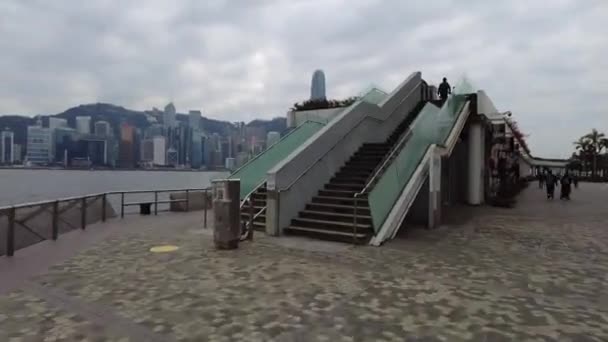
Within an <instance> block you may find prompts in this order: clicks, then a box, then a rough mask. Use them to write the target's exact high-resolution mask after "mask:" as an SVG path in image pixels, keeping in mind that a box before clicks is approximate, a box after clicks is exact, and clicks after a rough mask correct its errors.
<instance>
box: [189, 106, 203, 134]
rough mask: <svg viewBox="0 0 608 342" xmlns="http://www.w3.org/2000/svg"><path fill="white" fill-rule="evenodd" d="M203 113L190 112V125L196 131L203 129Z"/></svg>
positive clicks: (197, 111) (198, 111)
mask: <svg viewBox="0 0 608 342" xmlns="http://www.w3.org/2000/svg"><path fill="white" fill-rule="evenodd" d="M201 119H202V113H201V111H200V110H191V111H189V112H188V125H189V126H190V128H192V129H194V130H200V129H201Z"/></svg>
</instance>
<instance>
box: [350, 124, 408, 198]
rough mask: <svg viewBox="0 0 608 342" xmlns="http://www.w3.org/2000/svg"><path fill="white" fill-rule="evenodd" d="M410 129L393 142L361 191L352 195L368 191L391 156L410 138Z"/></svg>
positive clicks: (391, 158) (359, 194)
mask: <svg viewBox="0 0 608 342" xmlns="http://www.w3.org/2000/svg"><path fill="white" fill-rule="evenodd" d="M412 134H413V133H412V130H411V129H410V128H408V129H407V130H406V131H405V132H404V134H403V135H402V136H401V138H399V141H398V142H397V143H396V144H395V146H393V148H392V149H391V150H390V151H389V154H388V155H387V156H386V157H385V158H384V161H383V162H382V164H381V165H379V166H377V167H376V169H375V170H374V173H373V174H372V175H371V176H370V178H369V179H368V181H367V182H366V183H365V186H364V187H363V189H362V190H361V191H359V192H358V193H356V194H355V195H354V197H360V196H362V195H363V194H365V193H367V192H369V188H370V187H371V186H372V185H373V184H374V183H375V182H376V181H377V180H378V178H379V177H380V176H381V175H382V173H381V172H382V171H383V170H384V169H385V167H386V166H388V163H389V162H390V161H392V160H393V157H394V156H395V155H396V154H397V153H399V152H401V150H402V149H403V148H404V147H405V145H406V142H407V141H408V140H410V138H411V137H412Z"/></svg>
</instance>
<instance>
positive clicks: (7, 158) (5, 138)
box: [0, 130, 15, 164]
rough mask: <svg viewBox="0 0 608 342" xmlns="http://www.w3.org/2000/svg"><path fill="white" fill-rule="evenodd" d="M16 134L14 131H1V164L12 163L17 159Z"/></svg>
mask: <svg viewBox="0 0 608 342" xmlns="http://www.w3.org/2000/svg"><path fill="white" fill-rule="evenodd" d="M14 146H15V134H14V133H13V131H9V130H3V131H0V164H12V163H13V162H14V161H15V150H14Z"/></svg>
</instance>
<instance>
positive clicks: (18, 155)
mask: <svg viewBox="0 0 608 342" xmlns="http://www.w3.org/2000/svg"><path fill="white" fill-rule="evenodd" d="M22 151H23V148H22V146H21V145H20V144H13V163H20V162H21V161H22V160H23V159H22V157H23V156H22Z"/></svg>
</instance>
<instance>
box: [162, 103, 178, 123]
mask: <svg viewBox="0 0 608 342" xmlns="http://www.w3.org/2000/svg"><path fill="white" fill-rule="evenodd" d="M163 123H164V125H165V127H166V128H170V127H176V126H177V123H176V121H175V106H174V105H173V103H169V104H168V105H166V106H165V112H164V113H163Z"/></svg>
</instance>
